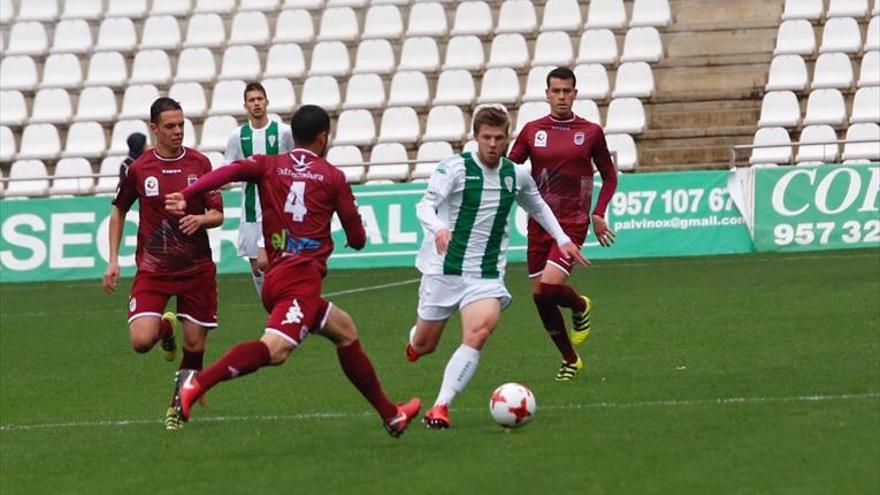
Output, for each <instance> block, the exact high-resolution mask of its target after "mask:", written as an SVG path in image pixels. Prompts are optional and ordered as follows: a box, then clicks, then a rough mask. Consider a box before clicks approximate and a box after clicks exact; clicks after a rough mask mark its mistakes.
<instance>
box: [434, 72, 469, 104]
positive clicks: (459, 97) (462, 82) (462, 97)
mask: <svg viewBox="0 0 880 495" xmlns="http://www.w3.org/2000/svg"><path fill="white" fill-rule="evenodd" d="M476 96H477V95H476V90H475V88H474V78H473V77H472V76H471V73H470V72H468V71H466V70H463V69H457V70H444V71H443V72H441V73H440V76H439V77H438V78H437V92H436V94H435V95H434V102H433V105H435V106H436V105H470V104H471V103H473V102H474V99H475V98H476Z"/></svg>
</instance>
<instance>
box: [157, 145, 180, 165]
mask: <svg viewBox="0 0 880 495" xmlns="http://www.w3.org/2000/svg"><path fill="white" fill-rule="evenodd" d="M180 148H181V150H182V151H181V152H180V155H179V156H176V157H174V158H165V157H164V156H161V155H159V153H156V148H153V156H155V157H156V158H158V159H160V160H162V161H163V162H176V161H177V160H180V159H181V158H183V155H185V154H186V146H181V147H180Z"/></svg>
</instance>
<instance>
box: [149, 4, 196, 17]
mask: <svg viewBox="0 0 880 495" xmlns="http://www.w3.org/2000/svg"><path fill="white" fill-rule="evenodd" d="M190 12H192V0H153V2H152V5H151V7H150V15H173V16H176V17H186V16H188V15H189V14H190Z"/></svg>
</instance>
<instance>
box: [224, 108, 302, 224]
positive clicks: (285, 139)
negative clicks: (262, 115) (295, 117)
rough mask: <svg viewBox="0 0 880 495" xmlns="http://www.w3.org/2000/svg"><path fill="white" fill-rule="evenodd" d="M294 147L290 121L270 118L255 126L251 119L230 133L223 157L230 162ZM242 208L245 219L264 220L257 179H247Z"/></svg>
mask: <svg viewBox="0 0 880 495" xmlns="http://www.w3.org/2000/svg"><path fill="white" fill-rule="evenodd" d="M293 148H295V146H294V145H293V135H292V133H291V131H290V126H289V125H287V124H282V123H281V122H277V121H274V120H269V123H268V124H266V126H265V127H263V128H260V129H255V128H254V127H253V126H251V124H250V122H248V123H247V124H245V125H243V126H241V127H239V128H238V129H236V130H235V132H233V133H232V134H231V135H230V136H229V140H228V141H227V142H226V153H225V154H224V156H223V159H224V161H225V162H226V163H229V162H234V161H235V160H241V159H244V158H248V157H250V156H253V155H280V154H283V153H289V152H290V151H293ZM241 211H242V218H241V221H242V222H243V223H244V222H246V223H259V222H261V221H262V219H263V212H262V209H261V208H260V197H259V194H257V185H256V183H253V182H248V183H246V184H245V185H244V188H243V190H242V193H241Z"/></svg>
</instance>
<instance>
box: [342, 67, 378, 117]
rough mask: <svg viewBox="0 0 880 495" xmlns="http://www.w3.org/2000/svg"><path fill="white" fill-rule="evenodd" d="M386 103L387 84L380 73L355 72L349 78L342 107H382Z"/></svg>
mask: <svg viewBox="0 0 880 495" xmlns="http://www.w3.org/2000/svg"><path fill="white" fill-rule="evenodd" d="M384 104H385V86H384V85H383V84H382V78H381V77H379V75H378V74H355V75H353V76H351V78H349V80H348V85H347V86H346V89H345V103H343V104H342V108H346V109H348V108H367V109H372V108H381V107H382V106H383V105H384Z"/></svg>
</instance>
